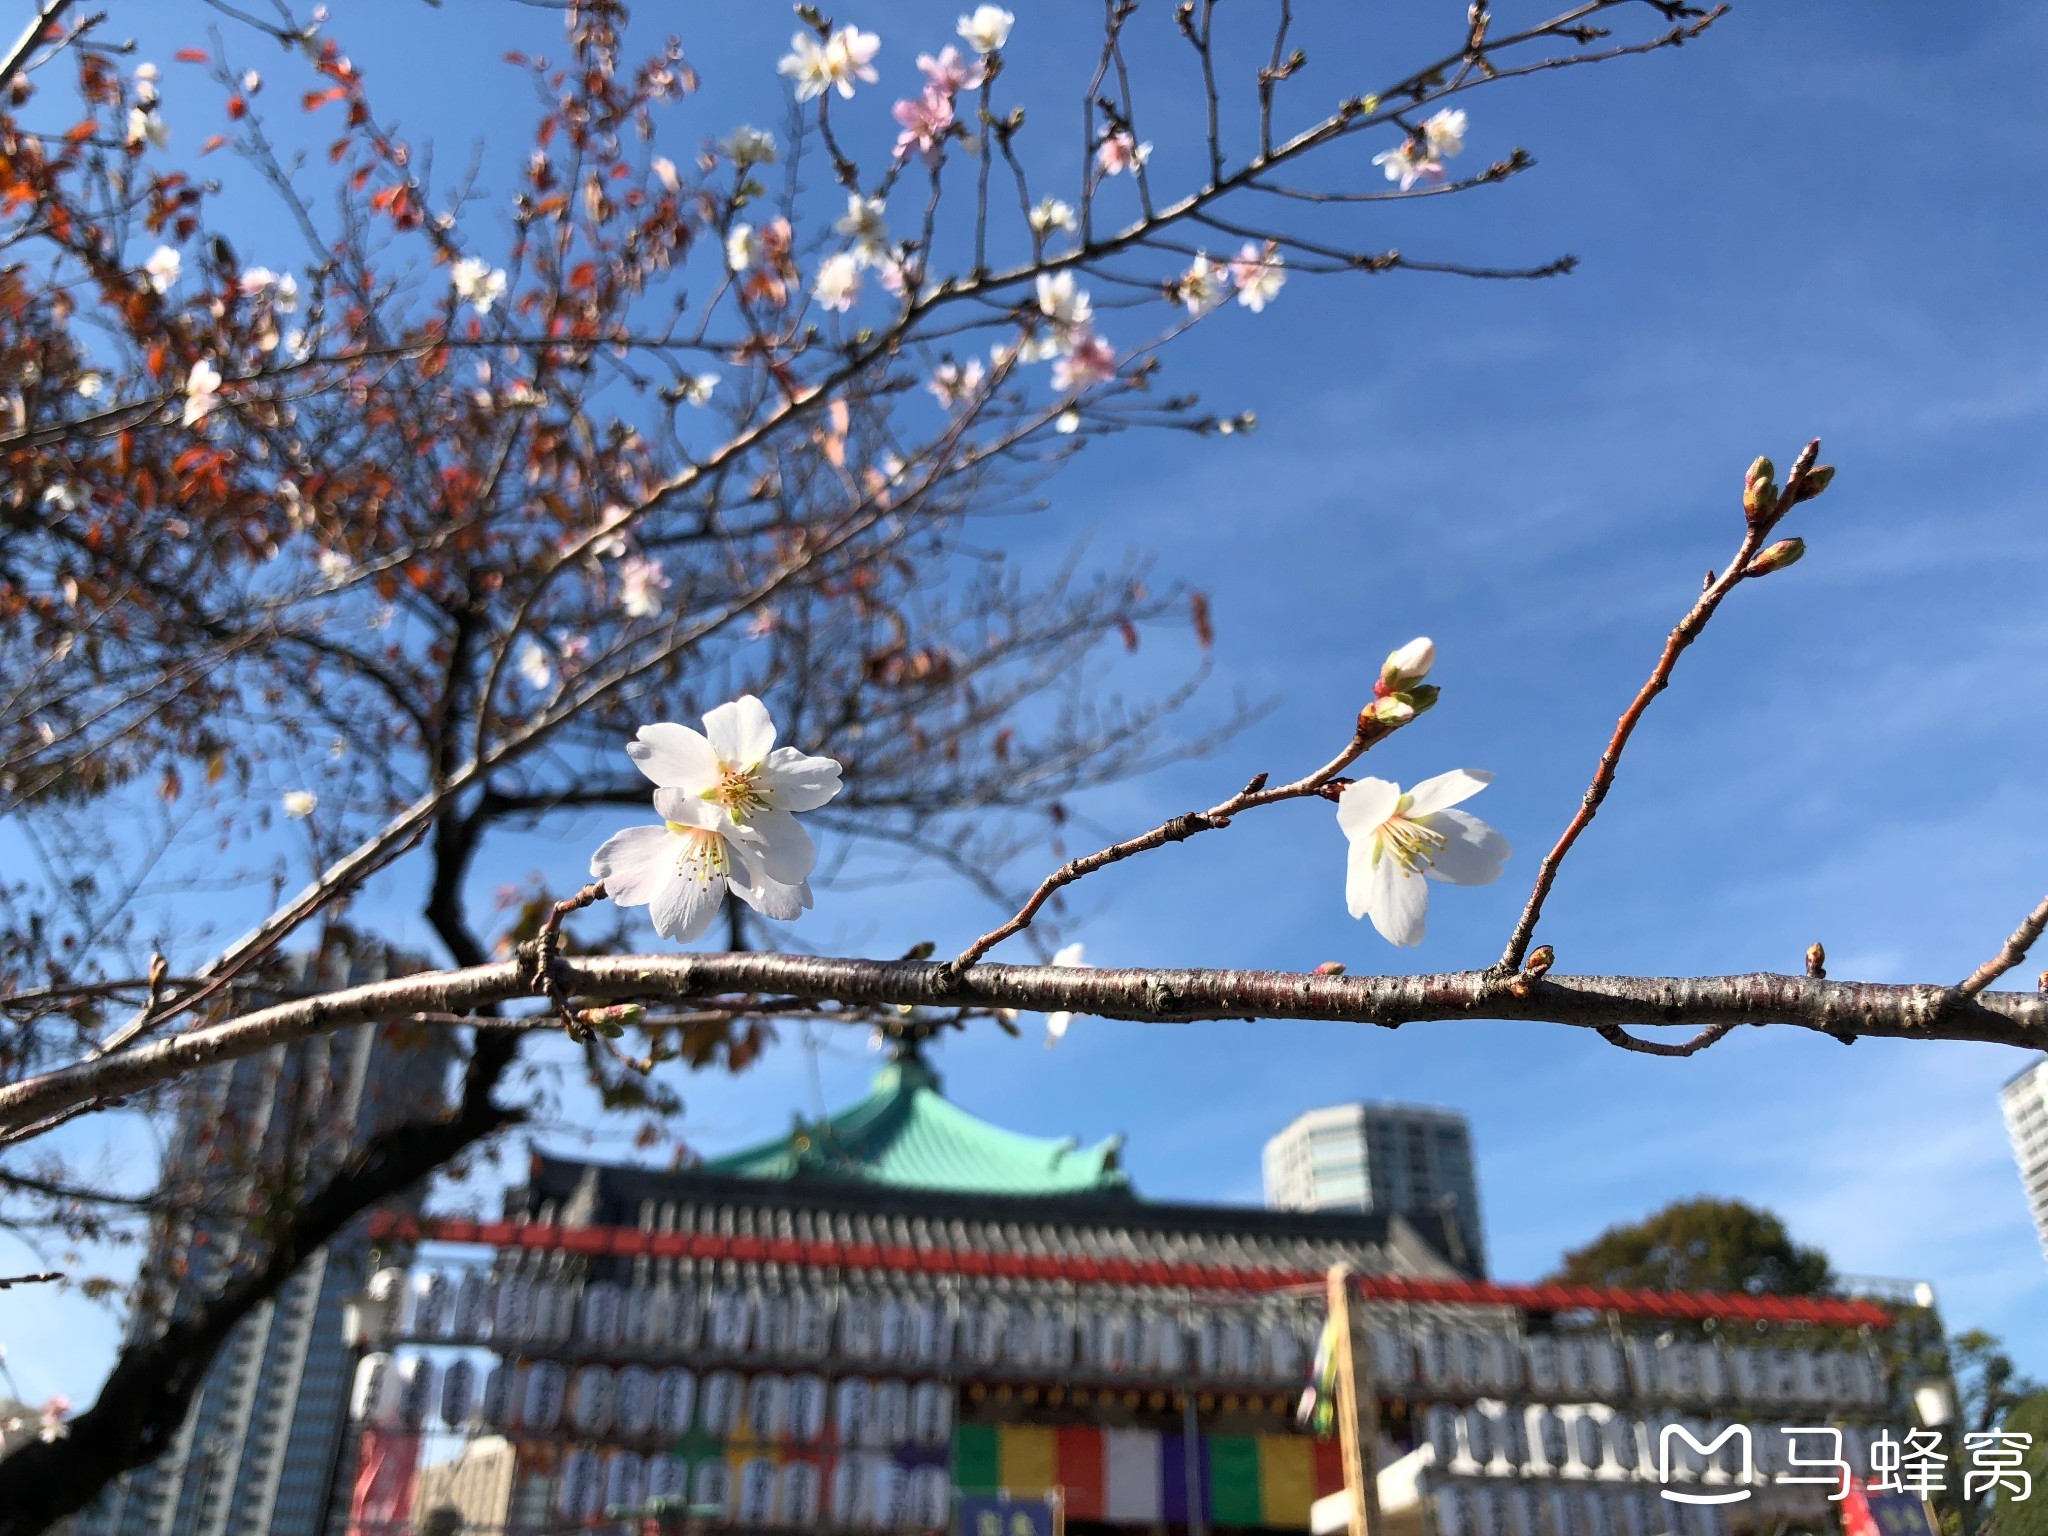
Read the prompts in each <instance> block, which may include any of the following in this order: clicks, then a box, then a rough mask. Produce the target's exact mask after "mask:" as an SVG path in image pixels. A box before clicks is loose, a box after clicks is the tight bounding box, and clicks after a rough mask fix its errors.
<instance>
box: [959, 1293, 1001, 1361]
mask: <svg viewBox="0 0 2048 1536" xmlns="http://www.w3.org/2000/svg"><path fill="white" fill-rule="evenodd" d="M1002 1349H1003V1305H1002V1303H1001V1302H999V1301H995V1300H991V1299H988V1298H983V1299H981V1300H977V1301H965V1302H962V1303H961V1304H960V1352H961V1353H962V1354H963V1355H965V1356H966V1357H967V1359H968V1361H969V1363H971V1364H974V1365H994V1364H995V1363H996V1361H997V1360H998V1359H1000V1358H1001V1357H1002Z"/></svg>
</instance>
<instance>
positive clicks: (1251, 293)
mask: <svg viewBox="0 0 2048 1536" xmlns="http://www.w3.org/2000/svg"><path fill="white" fill-rule="evenodd" d="M1230 277H1231V281H1232V282H1234V283H1236V284H1237V302H1238V303H1240V304H1242V305H1243V306H1244V307H1245V308H1246V309H1248V310H1250V311H1251V312H1252V313H1253V314H1255V315H1256V314H1262V313H1264V311H1265V308H1266V306H1267V305H1268V304H1270V303H1272V302H1273V300H1274V298H1275V297H1276V296H1277V295H1278V294H1279V292H1280V290H1281V289H1282V288H1284V287H1286V286H1287V263H1286V262H1285V261H1284V260H1283V259H1282V258H1281V255H1280V247H1279V246H1278V245H1277V244H1275V243H1274V242H1273V241H1271V240H1268V241H1267V242H1266V243H1265V244H1264V245H1263V246H1261V245H1259V244H1257V243H1256V242H1254V241H1251V240H1247V241H1245V243H1244V249H1243V250H1241V251H1239V252H1238V253H1237V255H1236V257H1235V258H1233V259H1232V261H1231V263H1230Z"/></svg>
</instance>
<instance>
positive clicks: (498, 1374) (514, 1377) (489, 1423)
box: [476, 1361, 519, 1433]
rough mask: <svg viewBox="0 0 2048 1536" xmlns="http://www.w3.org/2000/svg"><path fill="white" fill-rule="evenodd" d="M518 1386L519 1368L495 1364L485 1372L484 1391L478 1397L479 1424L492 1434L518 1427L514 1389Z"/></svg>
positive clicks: (477, 1414) (499, 1363) (477, 1416)
mask: <svg viewBox="0 0 2048 1536" xmlns="http://www.w3.org/2000/svg"><path fill="white" fill-rule="evenodd" d="M517 1384H518V1367H516V1366H510V1365H506V1364H505V1363H504V1362H503V1361H499V1362H498V1363H496V1364H494V1365H493V1366H492V1367H491V1368H490V1369H489V1370H488V1371H486V1372H484V1389H483V1391H482V1392H481V1393H480V1394H479V1395H478V1398H477V1405H476V1419H477V1423H478V1424H479V1425H480V1426H481V1427H482V1428H484V1429H486V1430H489V1431H491V1432H492V1433H502V1432H503V1431H505V1430H508V1429H513V1428H516V1427H517V1425H518V1418H517V1409H518V1406H519V1405H518V1402H517V1401H516V1400H515V1397H514V1393H513V1390H512V1389H513V1387H514V1386H516V1385H517Z"/></svg>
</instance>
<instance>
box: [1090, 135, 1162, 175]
mask: <svg viewBox="0 0 2048 1536" xmlns="http://www.w3.org/2000/svg"><path fill="white" fill-rule="evenodd" d="M1151 158H1152V146H1151V145H1150V144H1140V143H1139V142H1138V141H1137V140H1136V139H1134V138H1132V137H1131V135H1130V133H1129V131H1128V130H1126V129H1122V128H1119V129H1118V130H1117V131H1116V132H1114V133H1112V134H1109V135H1108V136H1106V137H1105V138H1104V139H1103V141H1102V142H1101V143H1100V144H1098V145H1096V146H1095V163H1096V164H1097V165H1098V166H1100V167H1101V168H1102V174H1103V175H1105V176H1117V175H1121V174H1122V173H1123V172H1125V171H1136V170H1137V168H1138V167H1139V166H1141V165H1143V164H1144V163H1145V162H1146V161H1147V160H1150V159H1151Z"/></svg>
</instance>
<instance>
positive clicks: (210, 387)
mask: <svg viewBox="0 0 2048 1536" xmlns="http://www.w3.org/2000/svg"><path fill="white" fill-rule="evenodd" d="M219 404H220V370H219V369H218V368H216V367H214V366H213V364H212V363H210V362H208V361H207V360H206V359H205V358H203V357H202V358H201V359H200V360H199V361H198V362H196V363H194V364H193V365H192V371H191V372H190V373H188V374H186V375H185V414H184V417H183V421H184V424H185V425H186V426H188V427H196V426H198V425H199V423H200V422H202V421H204V420H206V417H207V414H208V413H209V412H210V411H212V410H213V408H214V407H215V406H217V405H219Z"/></svg>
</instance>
